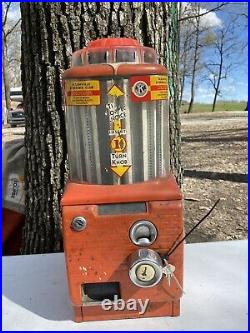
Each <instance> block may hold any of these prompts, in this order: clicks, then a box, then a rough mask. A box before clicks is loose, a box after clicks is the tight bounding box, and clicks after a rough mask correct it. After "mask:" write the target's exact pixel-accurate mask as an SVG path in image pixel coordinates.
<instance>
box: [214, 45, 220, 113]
mask: <svg viewBox="0 0 250 333" xmlns="http://www.w3.org/2000/svg"><path fill="white" fill-rule="evenodd" d="M222 68H223V42H222V43H221V49H220V66H219V73H218V79H217V83H216V86H215V93H214V100H213V106H212V112H214V110H215V107H216V102H217V97H218V95H219V91H220V82H221V76H222Z"/></svg>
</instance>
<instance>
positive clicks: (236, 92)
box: [184, 3, 248, 103]
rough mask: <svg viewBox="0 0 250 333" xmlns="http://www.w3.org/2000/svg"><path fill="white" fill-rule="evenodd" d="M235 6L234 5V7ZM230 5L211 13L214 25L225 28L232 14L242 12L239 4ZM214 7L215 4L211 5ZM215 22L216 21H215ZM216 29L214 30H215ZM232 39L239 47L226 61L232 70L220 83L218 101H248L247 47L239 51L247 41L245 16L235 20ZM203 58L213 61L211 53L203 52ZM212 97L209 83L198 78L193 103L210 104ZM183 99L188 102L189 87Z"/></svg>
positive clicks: (212, 91) (212, 93) (188, 86)
mask: <svg viewBox="0 0 250 333" xmlns="http://www.w3.org/2000/svg"><path fill="white" fill-rule="evenodd" d="M234 4H235V5H234ZM234 4H231V5H230V6H229V7H226V8H225V9H224V8H223V11H218V12H216V13H212V14H213V17H211V18H210V19H212V20H214V22H215V25H216V24H218V25H219V24H222V25H223V26H226V25H227V24H228V22H229V21H230V20H232V15H231V14H232V13H234V14H235V13H236V12H237V11H242V10H243V9H242V8H241V7H239V6H240V5H239V4H236V3H234ZM204 5H205V3H204ZM213 6H215V4H213ZM216 20H217V21H216ZM215 29H216V28H215ZM234 38H235V41H236V43H238V45H239V47H238V48H237V49H236V51H232V53H231V55H230V57H229V58H228V59H227V60H226V61H227V63H229V62H230V63H234V66H233V68H232V70H231V71H230V73H229V75H228V77H227V79H225V80H223V81H222V82H221V92H222V97H219V98H218V100H238V101H241V100H244V101H247V100H248V47H247V46H246V47H245V48H244V49H243V50H241V49H240V45H241V44H246V45H247V41H248V27H247V18H246V17H245V16H239V19H238V20H237V24H236V28H235V30H234ZM204 55H205V57H207V58H209V59H210V60H215V57H214V56H213V53H211V51H209V50H206V51H205V54H204ZM213 97H214V90H213V88H212V85H211V83H210V82H209V81H204V80H202V79H200V77H198V79H197V84H196V95H195V101H196V102H201V103H211V102H212V101H213ZM184 99H185V100H187V101H189V99H190V85H187V86H186V89H185V90H184Z"/></svg>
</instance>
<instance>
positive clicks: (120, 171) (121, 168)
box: [111, 165, 131, 177]
mask: <svg viewBox="0 0 250 333" xmlns="http://www.w3.org/2000/svg"><path fill="white" fill-rule="evenodd" d="M130 167H131V165H117V166H113V167H111V170H112V171H113V172H114V173H115V174H116V175H117V176H118V177H122V176H123V175H124V174H125V173H126V172H127V171H128V169H129V168H130Z"/></svg>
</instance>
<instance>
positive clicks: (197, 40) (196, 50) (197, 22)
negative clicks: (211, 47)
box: [187, 18, 200, 113]
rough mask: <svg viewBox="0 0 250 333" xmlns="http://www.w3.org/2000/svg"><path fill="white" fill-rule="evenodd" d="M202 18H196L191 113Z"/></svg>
mask: <svg viewBox="0 0 250 333" xmlns="http://www.w3.org/2000/svg"><path fill="white" fill-rule="evenodd" d="M199 23H200V19H199V18H197V19H196V24H197V25H196V31H195V47H194V63H193V70H192V80H191V98H190V102H189V106H188V111H187V113H191V112H192V109H193V104H194V95H195V80H196V71H197V63H198V48H199V33H200V31H199V26H200V24H199Z"/></svg>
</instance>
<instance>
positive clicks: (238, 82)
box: [10, 2, 248, 103]
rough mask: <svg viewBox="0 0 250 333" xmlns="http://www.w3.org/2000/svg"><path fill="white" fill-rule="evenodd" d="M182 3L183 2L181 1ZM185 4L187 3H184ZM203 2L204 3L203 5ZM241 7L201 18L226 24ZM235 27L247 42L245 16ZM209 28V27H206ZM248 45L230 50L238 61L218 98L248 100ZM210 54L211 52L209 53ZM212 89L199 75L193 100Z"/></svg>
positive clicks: (15, 12)
mask: <svg viewBox="0 0 250 333" xmlns="http://www.w3.org/2000/svg"><path fill="white" fill-rule="evenodd" d="M183 3H184V2H183ZM186 4H187V3H186ZM203 4H204V5H203ZM217 4H218V3H209V2H203V3H202V7H204V10H205V8H209V6H210V7H211V6H216V5H217ZM242 10H243V8H242V7H241V5H239V4H237V3H235V2H234V3H233V4H231V5H230V6H226V7H225V8H223V10H222V11H218V12H216V13H210V14H208V15H206V17H205V16H203V19H204V20H206V21H207V23H208V26H213V25H214V26H215V27H216V26H219V25H226V24H227V23H228V22H229V21H230V20H231V19H232V16H231V14H232V13H234V14H235V13H236V12H241V11H242ZM10 14H11V17H12V18H14V19H17V18H18V17H20V10H19V3H15V4H14V3H13V7H12V10H11V13H10ZM237 23H238V24H237V27H236V29H235V32H234V35H235V36H234V37H235V38H236V39H238V40H239V45H240V43H247V40H248V27H247V18H246V17H244V16H240V18H239V19H238V21H237ZM208 29H209V28H208ZM247 51H248V47H245V49H244V50H243V51H239V52H232V54H231V56H230V59H229V60H228V61H230V62H232V63H236V62H238V65H235V66H234V68H233V69H232V70H231V72H230V74H229V75H228V78H227V79H225V80H223V81H222V83H221V92H222V97H219V98H218V99H219V100H238V101H240V100H244V101H246V100H248V54H247ZM205 52H206V54H205V57H206V56H209V52H210V51H209V50H207V51H205ZM210 55H211V53H210ZM210 59H211V57H210ZM213 96H214V91H213V88H212V86H211V83H209V82H208V81H204V80H201V79H200V78H199V77H198V79H197V84H196V95H195V102H201V103H211V102H212V100H213ZM183 99H185V100H187V101H189V99H190V85H188V84H187V85H186V88H185V90H184V96H183Z"/></svg>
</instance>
